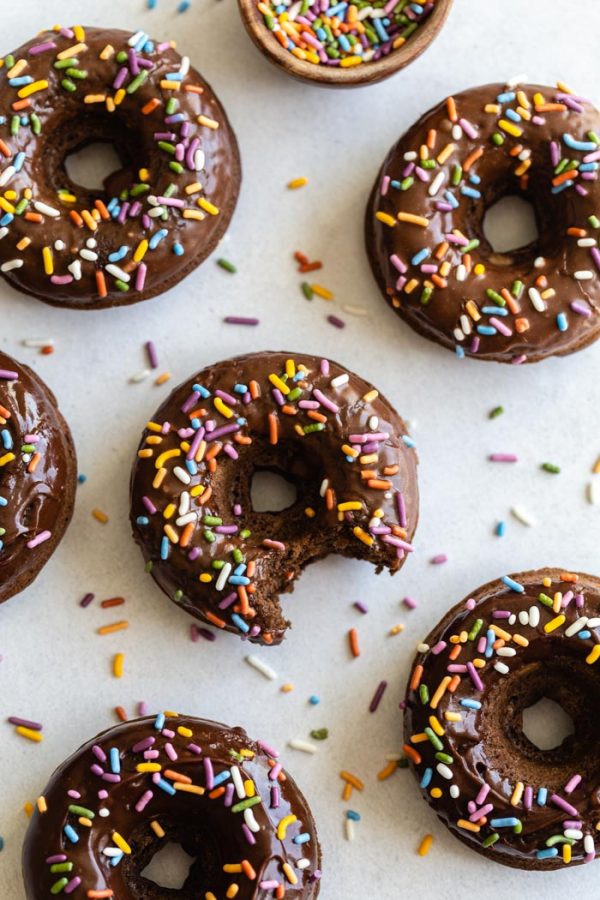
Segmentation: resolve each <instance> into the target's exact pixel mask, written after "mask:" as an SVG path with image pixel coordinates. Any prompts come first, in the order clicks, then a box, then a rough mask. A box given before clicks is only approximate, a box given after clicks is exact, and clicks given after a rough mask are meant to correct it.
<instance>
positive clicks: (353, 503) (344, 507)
mask: <svg viewBox="0 0 600 900" xmlns="http://www.w3.org/2000/svg"><path fill="white" fill-rule="evenodd" d="M338 509H339V511H340V512H350V510H352V509H362V503H361V502H360V500H348V501H346V503H338Z"/></svg>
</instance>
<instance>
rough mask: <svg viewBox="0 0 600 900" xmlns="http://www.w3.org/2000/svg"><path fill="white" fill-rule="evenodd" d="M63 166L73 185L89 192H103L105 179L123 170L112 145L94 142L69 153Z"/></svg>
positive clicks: (107, 142) (104, 142)
mask: <svg viewBox="0 0 600 900" xmlns="http://www.w3.org/2000/svg"><path fill="white" fill-rule="evenodd" d="M64 166H65V169H66V172H67V175H68V176H69V178H70V180H71V181H72V182H73V184H78V185H81V186H82V187H84V188H86V190H89V191H103V190H104V183H105V181H106V179H107V178H108V177H109V176H110V175H112V174H113V173H114V172H118V171H119V170H120V169H122V168H123V164H122V161H121V158H120V156H119V154H118V153H117V151H116V148H115V146H114V144H112V143H110V142H109V141H94V142H93V143H91V144H86V145H84V146H83V147H80V148H79V149H78V150H75V151H74V152H73V153H69V154H68V156H66V157H65V161H64Z"/></svg>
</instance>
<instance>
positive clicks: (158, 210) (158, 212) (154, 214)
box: [148, 206, 165, 219]
mask: <svg viewBox="0 0 600 900" xmlns="http://www.w3.org/2000/svg"><path fill="white" fill-rule="evenodd" d="M164 211H165V208H164V206H155V207H154V209H151V210H149V211H148V215H149V216H150V218H151V219H157V218H158V217H159V216H162V214H163V213H164Z"/></svg>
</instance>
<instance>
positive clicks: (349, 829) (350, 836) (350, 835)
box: [346, 818, 354, 841]
mask: <svg viewBox="0 0 600 900" xmlns="http://www.w3.org/2000/svg"><path fill="white" fill-rule="evenodd" d="M346 840H347V841H353V840H354V822H353V821H352V819H348V818H346Z"/></svg>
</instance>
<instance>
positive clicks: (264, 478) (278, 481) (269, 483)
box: [250, 469, 298, 513]
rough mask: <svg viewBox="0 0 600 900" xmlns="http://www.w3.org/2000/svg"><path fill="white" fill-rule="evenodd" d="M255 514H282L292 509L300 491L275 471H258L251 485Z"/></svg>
mask: <svg viewBox="0 0 600 900" xmlns="http://www.w3.org/2000/svg"><path fill="white" fill-rule="evenodd" d="M250 498H251V500H252V509H253V510H254V512H259V513H261V512H262V513H264V512H281V511H282V510H284V509H289V508H290V507H292V506H293V505H294V504H295V503H296V501H297V499H298V491H297V489H296V486H295V485H294V484H292V482H291V481H290V480H289V479H288V478H286V477H285V476H284V475H282V474H281V473H280V472H278V471H276V470H274V469H257V470H256V471H255V472H254V475H253V476H252V481H251V484H250Z"/></svg>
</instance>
